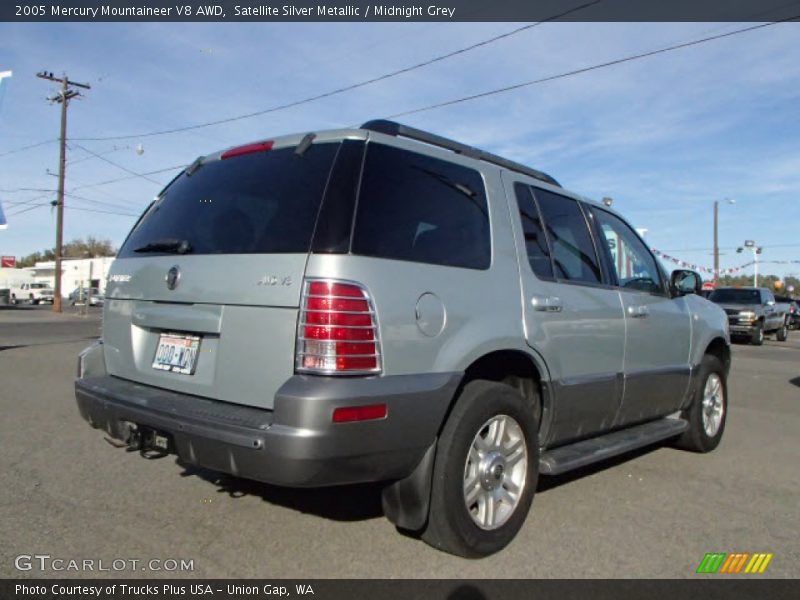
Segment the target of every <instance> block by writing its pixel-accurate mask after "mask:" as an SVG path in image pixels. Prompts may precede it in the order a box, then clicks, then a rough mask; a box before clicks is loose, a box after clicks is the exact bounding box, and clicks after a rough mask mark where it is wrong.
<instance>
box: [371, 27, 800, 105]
mask: <svg viewBox="0 0 800 600" xmlns="http://www.w3.org/2000/svg"><path fill="white" fill-rule="evenodd" d="M798 18H800V15H795V16H793V17H789V18H787V19H781V20H780V21H773V22H770V23H762V24H760V25H752V26H750V27H744V28H742V29H735V30H734V31H729V32H727V33H720V34H718V35H712V36H708V37H704V38H700V39H698V40H693V41H691V42H684V43H681V44H675V45H672V46H667V47H665V48H659V49H658V50H651V51H649V52H642V53H639V54H631V55H629V56H625V57H623V58H618V59H615V60H610V61H607V62H603V63H598V64H594V65H591V66H588V67H583V68H580V69H573V70H571V71H566V72H563V73H558V74H556V75H550V76H548V77H542V78H540V79H534V80H531V81H524V82H522V83H516V84H513V85H508V86H505V87H501V88H496V89H493V90H489V91H486V92H480V93H478V94H472V95H469V96H462V97H461V98H455V99H453V100H447V101H445V102H438V103H436V104H430V105H428V106H422V107H420V108H414V109H411V110H405V111H402V112H398V113H394V114H392V115H388V116H386V117H384V118H385V119H396V118H397V117H405V116H408V115H413V114H417V113H421V112H426V111H429V110H434V109H437V108H444V107H445V106H453V105H454V104H461V103H462V102H469V101H471V100H477V99H479V98H487V97H489V96H494V95H496V94H503V93H506V92H510V91H513V90H518V89H520V88H524V87H529V86H532V85H537V84H541V83H546V82H549V81H555V80H557V79H564V78H566V77H572V76H574V75H581V74H583V73H588V72H590V71H597V70H599V69H604V68H606V67H612V66H615V65H619V64H622V63H627V62H632V61H635V60H640V59H642V58H647V57H650V56H655V55H657V54H665V53H667V52H673V51H675V50H681V49H683V48H689V47H690V46H697V45H699V44H705V43H707V42H711V41H714V40H719V39H722V38H727V37H732V36H734V35H739V34H742V33H747V32H749V31H755V30H757V29H764V28H765V27H771V26H773V25H778V24H779V23H787V22H789V21H795V20H797V19H798Z"/></svg>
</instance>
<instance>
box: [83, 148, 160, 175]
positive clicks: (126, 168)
mask: <svg viewBox="0 0 800 600" xmlns="http://www.w3.org/2000/svg"><path fill="white" fill-rule="evenodd" d="M75 145H76V146H77V147H78V148H80V149H81V150H83V151H84V152H88V153H89V154H91V155H92V156H94V157H95V158H99V159H100V160H102V161H103V162H105V163H108V164H109V165H111V166H113V167H117V168H118V169H122V170H123V171H125V172H126V173H130V174H131V175H133V176H135V177H141V178H142V179H146V180H147V181H149V182H151V183H155V184H158V185H160V182H158V181H156V180H155V179H151V178H150V177H147V175H145V174H144V173H137V172H136V171H131V170H130V169H129V168H128V167H124V166H122V165H121V164H119V163H116V162H114V161H113V160H110V159H108V158H106V157H105V156H102V155H101V154H97V153H96V152H92V151H91V150H89V149H88V148H84V147H83V146H81V145H80V144H75Z"/></svg>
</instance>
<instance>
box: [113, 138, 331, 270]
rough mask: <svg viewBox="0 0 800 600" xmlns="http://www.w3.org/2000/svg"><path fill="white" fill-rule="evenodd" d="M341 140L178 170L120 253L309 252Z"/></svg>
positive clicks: (127, 255)
mask: <svg viewBox="0 0 800 600" xmlns="http://www.w3.org/2000/svg"><path fill="white" fill-rule="evenodd" d="M338 148H339V144H338V143H335V144H332V143H323V144H316V145H312V146H311V147H310V148H308V149H307V150H306V151H305V152H303V153H302V154H297V153H296V152H295V148H294V147H291V148H282V149H280V150H271V151H267V152H257V153H253V154H246V155H242V156H237V157H234V158H230V159H227V160H216V161H212V162H209V163H206V164H204V165H203V166H202V167H200V168H199V169H197V170H195V171H194V172H193V173H192V174H191V175H186V174H185V173H184V174H183V175H181V176H180V177H179V178H178V179H177V180H176V181H175V183H173V184H172V185H171V186H170V187H169V188H167V190H166V192H165V193H164V195H163V196H162V197H161V198H160V199H159V200H158V201H157V202H156V203H155V204H154V205H153V206H152V207H151V208H150V209H149V211H148V212H147V214H145V216H144V217H143V218H142V220H141V221H140V222H139V224H138V225H137V226H136V227H135V229H134V230H133V231H132V232H131V234H130V236H129V237H128V239H127V240H126V241H125V244H124V245H123V247H122V249H121V250H120V252H119V256H120V257H122V258H124V257H131V256H152V255H154V254H172V253H176V252H178V253H187V252H189V253H191V254H256V253H257V254H261V253H264V254H269V253H290V252H291V253H301V252H308V249H309V246H310V243H311V235H312V232H313V229H314V223H315V222H316V218H317V213H318V211H319V206H320V203H321V201H322V195H323V192H324V191H325V185H326V183H327V181H328V174H329V172H330V170H331V165H332V164H333V159H334V156H335V155H336V151H337V149H338Z"/></svg>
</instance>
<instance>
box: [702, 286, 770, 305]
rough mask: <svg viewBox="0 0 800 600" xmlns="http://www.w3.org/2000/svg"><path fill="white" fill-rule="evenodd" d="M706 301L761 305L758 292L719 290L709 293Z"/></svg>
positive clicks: (732, 289) (730, 289)
mask: <svg viewBox="0 0 800 600" xmlns="http://www.w3.org/2000/svg"><path fill="white" fill-rule="evenodd" d="M708 299H709V300H711V301H712V302H720V303H723V304H761V294H760V293H759V291H758V290H746V289H735V288H720V289H718V290H714V291H713V292H711V295H710V296H709V297H708Z"/></svg>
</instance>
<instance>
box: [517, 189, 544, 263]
mask: <svg viewBox="0 0 800 600" xmlns="http://www.w3.org/2000/svg"><path fill="white" fill-rule="evenodd" d="M514 194H515V195H516V196H517V206H518V207H519V216H520V219H521V220H522V234H523V236H524V237H525V250H526V252H527V254H528V262H529V263H530V265H531V269H533V272H534V273H535V274H536V276H537V277H539V278H540V279H553V263H552V262H551V261H550V249H549V248H548V247H547V236H546V235H545V232H544V226H543V225H542V219H541V218H540V217H539V210H538V209H537V208H536V203H535V202H534V200H533V194H531V188H530V187H528V186H527V185H525V184H523V183H515V184H514Z"/></svg>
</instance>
